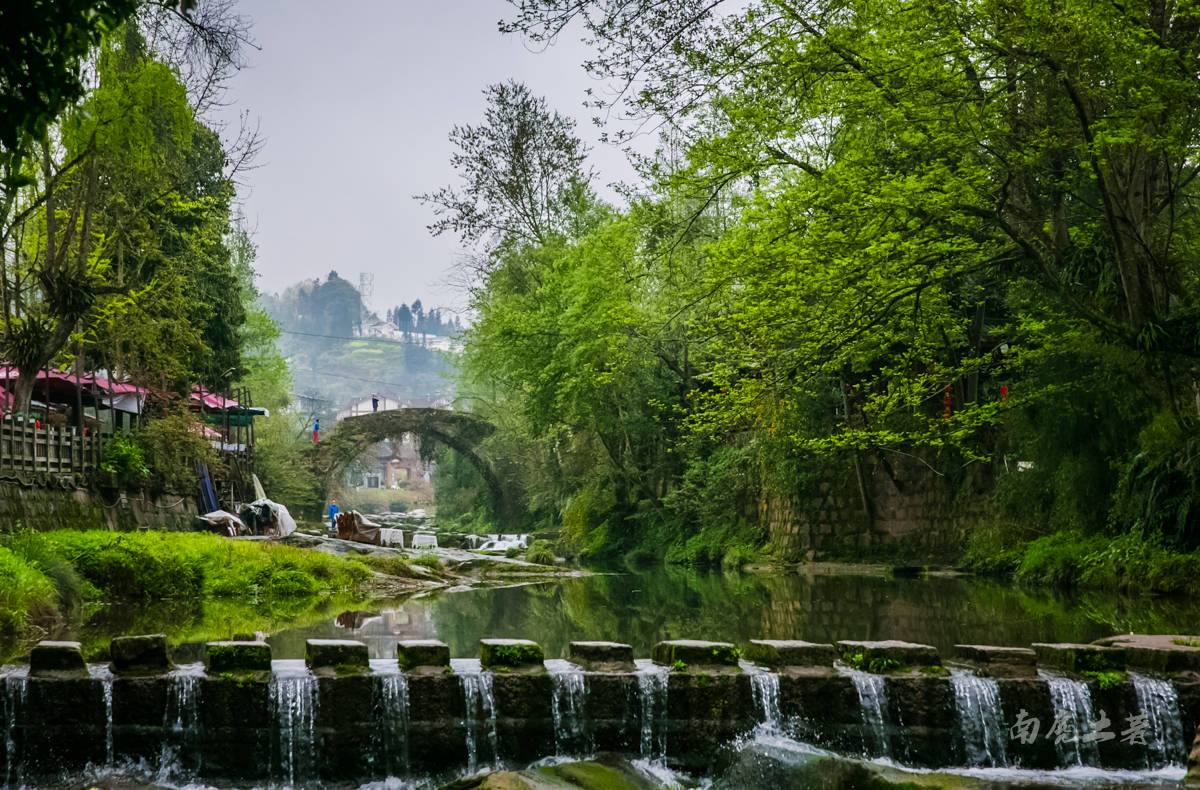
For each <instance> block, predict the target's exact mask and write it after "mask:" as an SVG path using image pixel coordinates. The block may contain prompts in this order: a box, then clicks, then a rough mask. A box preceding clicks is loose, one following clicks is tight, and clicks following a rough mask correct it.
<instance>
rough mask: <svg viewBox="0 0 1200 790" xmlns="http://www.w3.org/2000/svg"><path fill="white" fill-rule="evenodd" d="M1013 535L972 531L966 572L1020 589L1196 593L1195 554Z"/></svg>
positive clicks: (1123, 539) (1132, 538)
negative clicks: (997, 578)
mask: <svg viewBox="0 0 1200 790" xmlns="http://www.w3.org/2000/svg"><path fill="white" fill-rule="evenodd" d="M1017 534H1018V533H1016V532H1015V531H1014V530H1012V529H1011V528H1007V527H1001V526H989V527H985V528H981V529H979V530H977V531H976V532H975V533H974V534H973V535H972V537H971V539H970V540H969V542H968V546H967V553H966V556H965V559H964V564H965V565H966V567H967V568H968V569H969V570H973V571H975V572H977V573H985V574H989V575H994V576H1000V577H1006V578H1012V579H1015V580H1016V581H1018V582H1021V583H1023V584H1031V585H1041V586H1051V587H1079V588H1083V589H1104V590H1115V591H1118V592H1136V593H1152V594H1158V595H1196V594H1198V593H1200V552H1198V551H1191V552H1183V551H1178V550H1176V549H1174V548H1172V547H1170V546H1168V545H1166V544H1164V543H1163V542H1162V541H1160V540H1158V539H1152V538H1145V537H1142V536H1140V535H1137V534H1135V533H1126V534H1122V535H1117V536H1108V535H1088V534H1085V533H1082V532H1076V531H1068V532H1054V533H1051V534H1049V535H1041V536H1038V537H1032V538H1028V539H1021V538H1018V537H1015V535H1017Z"/></svg>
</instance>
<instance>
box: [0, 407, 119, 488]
mask: <svg viewBox="0 0 1200 790" xmlns="http://www.w3.org/2000/svg"><path fill="white" fill-rule="evenodd" d="M102 441H103V440H102V438H101V437H100V435H99V434H98V432H96V431H88V432H87V435H86V436H85V435H82V434H81V433H80V431H79V429H78V428H76V427H75V426H71V425H51V424H49V423H48V422H42V423H41V426H40V427H39V426H38V423H37V421H36V420H25V419H20V418H16V417H5V418H4V419H0V474H7V473H18V474H52V475H60V476H65V475H80V476H82V475H88V474H92V473H94V472H95V471H96V470H98V469H99V468H100V451H101V444H102Z"/></svg>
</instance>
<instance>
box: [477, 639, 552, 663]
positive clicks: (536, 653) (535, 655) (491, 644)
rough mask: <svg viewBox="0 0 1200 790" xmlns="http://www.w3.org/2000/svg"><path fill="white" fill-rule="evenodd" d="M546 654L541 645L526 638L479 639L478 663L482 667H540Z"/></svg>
mask: <svg viewBox="0 0 1200 790" xmlns="http://www.w3.org/2000/svg"><path fill="white" fill-rule="evenodd" d="M545 659H546V655H545V654H544V653H543V652H542V646H541V645H539V644H538V643H537V642H530V641H529V640H528V639H480V640H479V663H480V664H481V665H482V666H483V668H484V669H491V668H501V667H503V668H505V669H526V670H529V669H534V670H536V669H542V670H545V668H546V665H545V664H544V663H543V662H544V661H545Z"/></svg>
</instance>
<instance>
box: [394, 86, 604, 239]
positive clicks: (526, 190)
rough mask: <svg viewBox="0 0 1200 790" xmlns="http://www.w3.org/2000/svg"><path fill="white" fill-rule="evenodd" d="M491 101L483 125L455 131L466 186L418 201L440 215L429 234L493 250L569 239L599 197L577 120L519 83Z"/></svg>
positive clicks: (488, 93) (453, 159) (491, 91)
mask: <svg viewBox="0 0 1200 790" xmlns="http://www.w3.org/2000/svg"><path fill="white" fill-rule="evenodd" d="M484 96H485V98H486V100H487V109H486V111H485V113H484V120H483V123H481V124H478V125H475V126H455V127H454V128H453V129H452V130H451V132H450V142H451V144H452V145H453V146H454V148H455V150H454V153H453V154H451V156H450V164H451V166H452V167H453V168H454V169H455V170H456V171H458V175H459V178H460V180H461V182H462V183H461V186H458V187H454V186H446V187H442V188H441V189H438V190H436V191H435V192H431V193H427V194H424V195H418V196H417V198H418V199H419V200H421V201H423V202H425V203H427V204H429V205H431V206H432V207H433V209H434V215H435V216H436V217H437V219H436V220H435V221H434V222H433V224H431V225H430V226H429V229H430V230H431V231H433V232H434V233H435V234H441V233H445V232H446V231H452V232H454V233H456V234H458V236H459V237H460V238H461V239H463V241H465V242H468V243H472V244H473V243H477V242H481V243H483V244H484V245H485V246H486V248H487V249H489V250H495V249H498V248H501V247H508V246H513V245H521V244H545V243H547V242H548V241H550V240H551V239H553V238H555V237H557V236H563V235H566V234H568V233H569V232H570V231H571V229H572V223H573V222H574V221H575V218H576V217H577V216H578V214H579V211H580V209H581V207H582V206H584V205H586V204H587V203H588V202H589V201H590V200H591V198H590V192H589V188H588V182H589V181H590V180H591V171H590V170H588V169H586V168H585V167H584V160H585V159H586V156H587V149H586V148H585V146H584V145H583V143H582V141H580V139H579V138H578V137H577V136H576V134H575V122H574V121H573V120H572V119H570V118H568V117H566V116H564V115H561V114H560V113H558V112H557V111H552V110H550V108H549V107H548V106H547V104H546V100H545V99H544V98H541V97H538V96H534V95H533V94H532V93H531V92H530V90H529V88H528V87H526V86H525V85H523V84H521V83H519V82H514V81H511V80H510V81H508V82H503V83H499V84H496V85H490V86H488V87H487V89H486V90H485V91H484Z"/></svg>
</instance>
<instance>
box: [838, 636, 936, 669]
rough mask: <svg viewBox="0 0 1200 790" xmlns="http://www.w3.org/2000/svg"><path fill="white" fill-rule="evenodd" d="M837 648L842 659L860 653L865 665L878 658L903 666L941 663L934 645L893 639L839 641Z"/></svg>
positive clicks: (926, 665) (925, 665) (923, 665)
mask: <svg viewBox="0 0 1200 790" xmlns="http://www.w3.org/2000/svg"><path fill="white" fill-rule="evenodd" d="M837 649H838V653H839V654H840V655H841V657H842V658H843V659H847V658H849V657H851V656H858V655H861V656H862V657H863V664H864V665H866V666H869V665H870V663H871V662H872V661H876V660H880V659H884V660H888V661H895V662H898V663H899V664H900V666H905V667H928V666H939V665H940V664H941V663H942V659H941V656H939V655H938V651H937V648H936V647H933V646H932V645H919V644H916V643H915V642H900V641H898V640H895V639H889V640H886V641H882V642H855V641H841V642H838V643H837Z"/></svg>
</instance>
